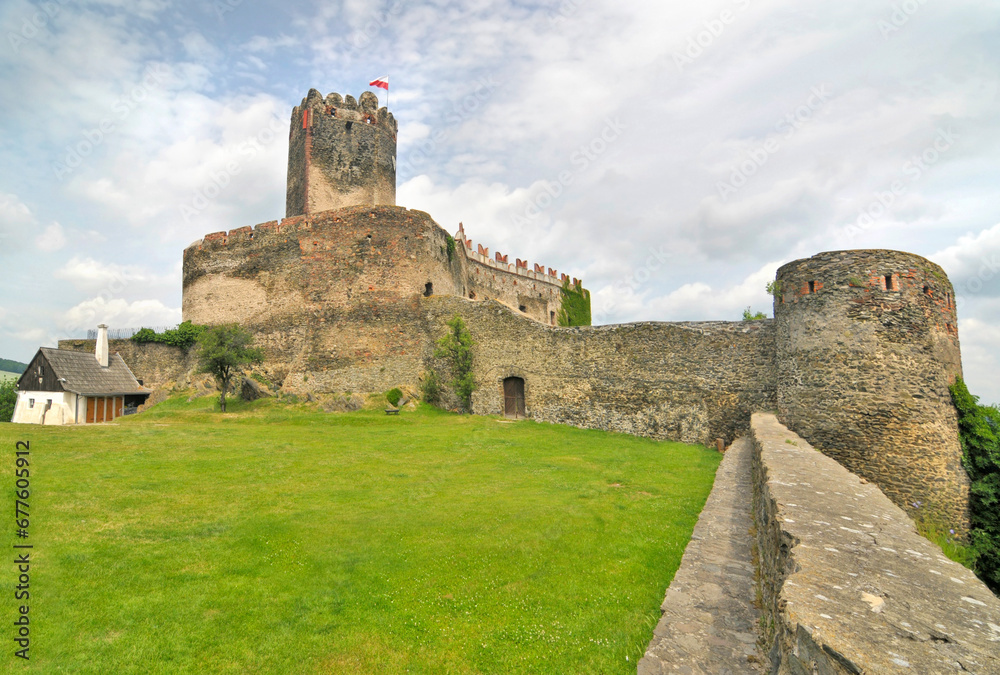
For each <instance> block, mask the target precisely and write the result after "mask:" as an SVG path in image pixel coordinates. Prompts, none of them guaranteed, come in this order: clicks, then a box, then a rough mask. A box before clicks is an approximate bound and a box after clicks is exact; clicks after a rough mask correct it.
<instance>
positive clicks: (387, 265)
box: [183, 207, 466, 392]
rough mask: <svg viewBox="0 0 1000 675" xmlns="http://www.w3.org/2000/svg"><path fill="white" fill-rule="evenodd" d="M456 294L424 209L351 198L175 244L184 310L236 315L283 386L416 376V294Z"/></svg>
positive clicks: (459, 277)
mask: <svg viewBox="0 0 1000 675" xmlns="http://www.w3.org/2000/svg"><path fill="white" fill-rule="evenodd" d="M428 284H429V285H430V292H431V293H447V294H451V295H463V294H464V293H465V292H466V287H465V285H464V276H463V272H462V266H461V260H460V258H459V256H455V255H454V254H453V255H452V259H451V260H449V257H448V254H447V242H446V233H445V232H444V230H442V229H441V228H440V227H439V226H438V225H437V224H436V223H435V222H434V221H433V220H432V219H431V218H430V216H428V215H427V214H426V213H423V212H421V211H410V210H407V209H405V208H401V207H351V208H344V209H339V210H336V211H325V212H323V213H319V214H313V215H308V216H299V217H296V218H286V219H284V220H282V221H281V222H276V221H275V222H270V223H264V224H261V225H258V226H256V227H255V228H249V227H246V228H240V229H238V230H233V231H230V232H229V233H225V232H220V233H217V234H214V235H208V236H207V237H205V238H204V239H203V240H201V241H200V242H196V243H195V244H193V245H192V246H190V247H188V249H187V250H185V252H184V299H183V317H184V319H185V320H191V321H193V322H195V323H201V324H218V323H226V322H237V323H240V324H242V325H244V326H246V327H248V328H250V329H251V330H253V332H254V333H255V334H256V338H257V343H258V344H260V345H262V346H263V347H264V349H265V353H266V360H265V363H264V370H265V371H266V373H267V375H268V376H269V377H270V378H271V379H272V380H273V381H275V382H277V383H279V384H283V385H284V386H285V387H286V388H287V389H288V390H289V391H293V392H303V391H308V390H313V391H333V392H344V391H355V392H359V391H360V392H370V391H385V390H387V389H389V388H391V387H393V386H396V385H399V384H410V385H414V386H415V385H416V383H417V382H418V380H419V376H420V373H421V372H422V371H423V365H422V358H423V354H424V349H425V346H426V342H427V340H426V336H425V334H424V333H425V331H424V327H423V319H422V314H421V312H420V299H421V298H422V297H423V295H424V294H425V293H426V292H428Z"/></svg>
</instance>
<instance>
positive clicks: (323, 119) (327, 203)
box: [285, 89, 397, 217]
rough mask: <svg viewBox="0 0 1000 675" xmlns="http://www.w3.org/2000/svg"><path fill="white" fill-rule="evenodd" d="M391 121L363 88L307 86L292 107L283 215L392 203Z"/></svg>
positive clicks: (393, 136)
mask: <svg viewBox="0 0 1000 675" xmlns="http://www.w3.org/2000/svg"><path fill="white" fill-rule="evenodd" d="M396 131H397V126H396V120H395V119H394V118H393V116H392V113H390V112H389V111H388V110H386V109H385V108H379V107H378V98H376V96H375V94H373V93H371V92H370V91H366V92H365V93H363V94H362V95H361V97H360V98H359V99H357V100H355V98H354V97H353V96H350V95H348V96H346V97H341V96H340V94H336V93H334V94H330V95H328V96H327V97H326V98H323V95H322V94H320V93H319V92H318V91H316V90H315V89H310V90H309V93H308V94H307V95H306V97H305V98H304V99H302V103H301V104H300V105H298V106H296V107H295V108H293V109H292V120H291V128H290V129H289V133H288V183H287V188H286V194H285V216H286V217H292V216H298V215H302V214H306V213H318V212H320V211H328V210H330V209H339V208H342V207H344V206H395V205H396Z"/></svg>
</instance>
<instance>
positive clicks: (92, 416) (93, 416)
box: [86, 396, 97, 424]
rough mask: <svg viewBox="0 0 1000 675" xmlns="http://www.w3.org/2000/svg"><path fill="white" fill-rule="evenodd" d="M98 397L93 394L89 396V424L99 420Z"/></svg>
mask: <svg viewBox="0 0 1000 675" xmlns="http://www.w3.org/2000/svg"><path fill="white" fill-rule="evenodd" d="M96 403H97V399H96V398H93V397H91V396H88V397H87V417H86V420H87V424H93V423H94V422H96V421H97V405H96Z"/></svg>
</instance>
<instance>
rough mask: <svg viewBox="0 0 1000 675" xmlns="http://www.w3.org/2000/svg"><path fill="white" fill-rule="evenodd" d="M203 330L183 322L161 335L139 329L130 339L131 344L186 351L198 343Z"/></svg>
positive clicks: (203, 327)
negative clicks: (159, 345) (156, 344)
mask: <svg viewBox="0 0 1000 675" xmlns="http://www.w3.org/2000/svg"><path fill="white" fill-rule="evenodd" d="M205 330H206V327H205V326H198V325H196V324H193V323H191V322H190V321H185V322H183V323H182V324H181V325H179V326H177V328H172V329H170V330H165V331H163V332H162V333H157V332H156V331H154V330H153V329H152V328H140V329H139V331H138V332H137V333H136V334H135V335H133V336H132V338H131V339H132V342H138V343H144V342H157V343H159V344H164V345H171V346H173V347H181V348H183V349H187V348H188V347H190V346H191V345H193V344H194V343H195V342H197V341H198V338H199V337H200V336H201V334H202V333H204V332H205Z"/></svg>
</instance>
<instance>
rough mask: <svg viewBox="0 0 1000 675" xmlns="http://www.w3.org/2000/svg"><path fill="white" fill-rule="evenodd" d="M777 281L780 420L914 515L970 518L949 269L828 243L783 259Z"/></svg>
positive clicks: (959, 361) (919, 259) (962, 520)
mask: <svg viewBox="0 0 1000 675" xmlns="http://www.w3.org/2000/svg"><path fill="white" fill-rule="evenodd" d="M777 282H778V284H779V293H778V294H776V296H775V302H774V316H775V324H776V326H775V328H776V334H775V346H776V359H775V365H776V368H777V395H778V415H779V418H780V419H781V421H782V422H783V423H784V424H785V425H787V426H789V427H791V428H793V429H795V431H796V432H797V433H798V434H799V435H800V436H802V437H803V438H805V439H806V440H807V441H809V443H810V444H812V445H813V446H814V447H816V448H817V449H819V450H822V451H823V453H824V454H827V455H830V456H831V457H833V458H834V459H836V460H837V461H839V462H840V463H841V464H843V465H844V466H846V467H847V468H848V469H850V470H851V471H853V472H855V473H857V474H859V475H861V476H864V477H865V478H867V479H869V480H871V481H873V482H875V483H876V484H878V486H879V487H880V488H882V491H883V492H885V493H886V495H888V496H889V497H890V498H891V499H892V500H893V501H895V502H896V503H897V504H899V505H900V506H903V507H904V508H907V509H908V510H911V512H912V513H913V515H914V516H915V517H919V516H920V515H921V514H927V515H928V516H931V517H934V518H936V519H937V520H938V521H939V522H952V523H962V524H963V525H964V524H965V522H966V520H965V518H966V516H965V508H964V505H965V504H966V503H967V500H968V495H969V481H968V478H967V476H966V474H965V471H964V470H963V469H962V465H961V458H962V451H961V447H960V445H959V440H958V433H957V431H958V420H957V416H956V413H955V406H954V405H952V402H951V397H950V394H949V391H948V385H949V384H952V383H954V382H955V378H956V377H961V375H962V358H961V352H960V349H959V342H958V328H957V326H958V319H957V316H956V313H955V302H954V298H955V291H954V289H953V288H952V285H951V283H950V282H949V281H948V277H947V276H946V275H945V273H944V270H942V269H941V268H940V267H939V266H938V265H935V264H934V263H932V262H931V261H929V260H927V259H925V258H922V257H920V256H918V255H913V254H912V253H903V252H901V251H885V250H857V251H831V252H828V253H820V254H818V255H815V256H813V257H811V258H807V259H804V260H796V261H794V262H790V263H788V264H786V265H783V266H782V267H781V268H780V269H779V270H778V274H777Z"/></svg>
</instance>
